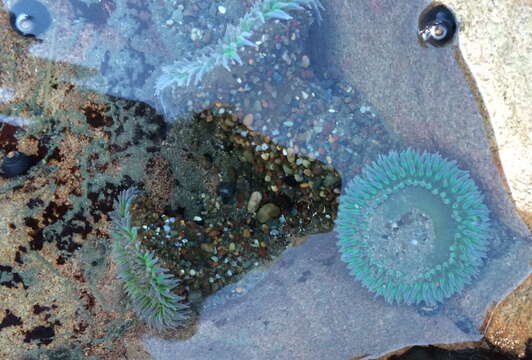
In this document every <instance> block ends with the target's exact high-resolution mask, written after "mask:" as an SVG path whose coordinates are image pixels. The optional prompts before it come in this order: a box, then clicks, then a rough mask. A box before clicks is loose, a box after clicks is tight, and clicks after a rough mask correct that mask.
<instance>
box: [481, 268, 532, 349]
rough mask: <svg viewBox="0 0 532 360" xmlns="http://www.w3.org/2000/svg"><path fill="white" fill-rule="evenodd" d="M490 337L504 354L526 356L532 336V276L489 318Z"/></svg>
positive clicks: (485, 331)
mask: <svg viewBox="0 0 532 360" xmlns="http://www.w3.org/2000/svg"><path fill="white" fill-rule="evenodd" d="M483 328H484V329H483V331H484V333H485V335H486V338H487V339H488V341H489V342H491V343H492V344H494V345H496V346H498V347H499V348H501V349H502V350H503V351H505V352H508V353H513V354H515V355H517V356H520V357H523V356H525V351H526V347H527V343H528V342H529V341H530V337H531V336H532V276H529V277H528V278H527V279H526V280H525V281H524V282H523V283H522V284H521V285H520V286H519V287H518V288H517V289H515V290H514V291H513V292H512V293H511V294H510V295H508V296H507V297H506V298H505V299H504V300H503V301H501V302H500V303H499V304H498V305H497V306H496V307H495V308H494V309H492V311H490V312H489V313H488V315H487V316H486V321H485V323H484V326H483Z"/></svg>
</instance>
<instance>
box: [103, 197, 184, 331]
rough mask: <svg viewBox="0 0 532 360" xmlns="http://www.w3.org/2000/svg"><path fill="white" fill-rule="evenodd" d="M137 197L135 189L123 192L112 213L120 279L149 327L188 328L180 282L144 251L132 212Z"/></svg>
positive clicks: (114, 248) (151, 255)
mask: <svg viewBox="0 0 532 360" xmlns="http://www.w3.org/2000/svg"><path fill="white" fill-rule="evenodd" d="M138 194H139V191H138V190H137V189H136V188H130V189H128V190H125V191H122V192H121V193H120V195H119V196H118V199H117V201H116V202H115V210H114V211H113V212H112V213H111V219H112V221H113V227H112V230H113V240H114V242H113V251H112V256H113V260H114V261H115V262H116V264H117V265H118V277H119V278H120V279H121V280H122V282H123V283H124V287H125V290H126V294H127V296H128V298H129V300H130V302H131V305H132V306H133V309H134V310H135V312H136V313H137V316H138V317H139V318H140V319H141V320H144V321H145V322H146V323H147V324H148V325H149V326H150V327H152V328H155V329H158V330H166V329H174V328H177V327H180V326H185V325H186V324H187V323H188V322H189V320H190V311H189V306H188V305H187V304H183V303H182V301H183V298H182V297H181V296H179V295H177V294H176V293H175V292H174V290H175V288H176V287H177V286H178V285H179V281H178V280H177V279H175V278H174V277H173V276H172V275H171V274H170V273H169V271H168V269H166V268H164V267H162V266H160V265H159V264H158V262H159V260H158V258H157V257H156V256H155V255H154V254H153V252H150V251H144V250H143V249H142V247H141V243H140V240H139V239H138V229H137V228H136V227H134V226H133V225H132V224H131V214H130V211H129V210H130V207H131V203H132V202H133V200H134V199H135V198H136V197H137V196H138Z"/></svg>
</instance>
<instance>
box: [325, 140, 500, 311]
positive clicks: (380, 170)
mask: <svg viewBox="0 0 532 360" xmlns="http://www.w3.org/2000/svg"><path fill="white" fill-rule="evenodd" d="M488 218H489V213H488V208H487V207H486V205H484V203H483V197H482V195H481V193H480V191H479V189H478V188H477V186H476V185H475V183H474V182H473V180H472V179H471V178H470V176H469V173H468V172H466V171H463V170H460V169H459V168H458V167H457V165H456V161H449V160H446V159H444V158H442V157H441V156H440V155H439V154H430V153H427V152H423V153H420V152H417V151H415V150H412V149H407V150H405V151H402V152H399V153H398V152H395V151H392V152H390V153H389V154H388V155H384V156H383V155H380V156H379V157H378V159H377V160H376V161H374V162H373V163H372V164H370V165H368V166H366V167H365V168H364V169H363V170H362V172H361V174H360V175H359V176H357V177H355V178H354V179H353V180H352V181H351V182H350V183H349V184H348V185H347V188H346V190H345V194H344V195H343V197H341V199H340V206H339V209H338V218H337V220H336V228H335V230H336V232H337V233H338V238H339V240H338V246H339V247H340V252H341V253H342V260H343V261H345V262H346V263H347V266H348V267H349V269H350V270H351V272H352V274H353V275H354V276H355V277H356V278H357V279H358V280H360V281H361V282H362V284H363V285H364V286H365V287H366V288H368V289H369V290H370V291H371V292H373V293H375V294H377V295H382V296H383V297H384V299H385V300H386V301H387V302H389V303H406V304H419V303H425V304H436V303H438V302H442V301H443V300H444V299H445V298H448V297H450V296H451V295H453V294H454V293H456V292H459V291H461V290H462V289H463V288H464V287H465V286H466V285H467V284H468V283H469V282H470V281H471V280H472V279H473V278H474V277H475V276H476V275H477V273H478V269H479V267H480V265H481V264H482V259H483V258H484V257H485V255H486V249H487V233H488V229H489V220H488Z"/></svg>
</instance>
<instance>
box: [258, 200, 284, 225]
mask: <svg viewBox="0 0 532 360" xmlns="http://www.w3.org/2000/svg"><path fill="white" fill-rule="evenodd" d="M280 215H281V209H279V207H278V206H277V205H275V204H273V203H267V204H264V205H263V206H262V207H261V208H260V209H259V211H258V212H257V220H258V221H260V222H261V223H265V222H267V221H268V220H271V219H275V218H278V217H279V216H280Z"/></svg>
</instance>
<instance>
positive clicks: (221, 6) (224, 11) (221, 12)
mask: <svg viewBox="0 0 532 360" xmlns="http://www.w3.org/2000/svg"><path fill="white" fill-rule="evenodd" d="M218 12H220V14H222V15H223V14H225V13H226V12H227V9H226V8H225V6H223V5H220V6H218Z"/></svg>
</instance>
